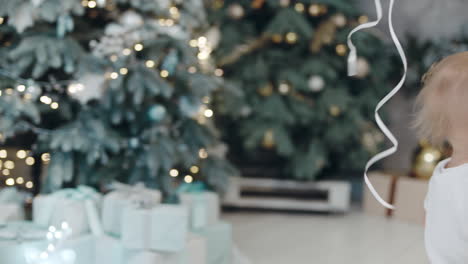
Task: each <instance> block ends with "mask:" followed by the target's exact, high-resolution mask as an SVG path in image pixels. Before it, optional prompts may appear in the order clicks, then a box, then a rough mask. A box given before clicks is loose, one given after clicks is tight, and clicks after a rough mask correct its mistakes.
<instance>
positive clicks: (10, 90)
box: [5, 88, 13, 95]
mask: <svg viewBox="0 0 468 264" xmlns="http://www.w3.org/2000/svg"><path fill="white" fill-rule="evenodd" d="M5 92H6V94H8V95H12V94H13V89H11V88H7V89H6V90H5Z"/></svg>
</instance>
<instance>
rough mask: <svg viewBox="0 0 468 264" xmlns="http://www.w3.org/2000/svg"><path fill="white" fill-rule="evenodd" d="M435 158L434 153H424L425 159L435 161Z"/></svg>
mask: <svg viewBox="0 0 468 264" xmlns="http://www.w3.org/2000/svg"><path fill="white" fill-rule="evenodd" d="M434 160H435V156H434V154H432V153H426V154H424V161H426V162H433V161H434Z"/></svg>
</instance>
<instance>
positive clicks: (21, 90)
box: [16, 84, 26, 93]
mask: <svg viewBox="0 0 468 264" xmlns="http://www.w3.org/2000/svg"><path fill="white" fill-rule="evenodd" d="M16 90H18V92H21V93H22V92H24V91H26V86H24V85H22V84H20V85H18V86H17V87H16Z"/></svg>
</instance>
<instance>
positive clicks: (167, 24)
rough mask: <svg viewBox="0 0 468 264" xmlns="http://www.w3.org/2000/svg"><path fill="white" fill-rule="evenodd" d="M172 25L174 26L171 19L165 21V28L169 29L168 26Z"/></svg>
mask: <svg viewBox="0 0 468 264" xmlns="http://www.w3.org/2000/svg"><path fill="white" fill-rule="evenodd" d="M172 25H174V20H172V19H166V26H168V27H170V26H172Z"/></svg>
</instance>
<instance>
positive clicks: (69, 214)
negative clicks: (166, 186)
mask: <svg viewBox="0 0 468 264" xmlns="http://www.w3.org/2000/svg"><path fill="white" fill-rule="evenodd" d="M19 196H21V194H20V193H19V192H16V191H15V190H14V189H4V190H2V191H1V192H0V210H1V211H0V219H3V222H1V223H0V263H2V264H43V263H44V264H45V263H50V264H52V263H53V264H55V263H56V262H54V261H53V260H51V258H49V257H50V256H52V255H53V254H55V252H54V250H57V248H55V246H56V244H54V245H53V246H51V245H50V240H51V239H55V238H54V235H55V236H57V232H56V231H55V230H56V227H60V226H61V225H63V224H64V223H66V225H67V228H69V229H70V230H71V232H70V233H71V234H70V236H69V237H68V239H66V240H64V241H60V243H59V244H60V248H64V249H67V250H68V252H70V250H71V252H73V256H69V255H64V258H63V260H62V261H57V264H59V263H60V264H68V263H70V264H71V263H74V264H85V263H86V264H101V263H111V264H189V263H190V264H230V263H231V260H232V257H231V252H232V234H231V226H230V224H228V223H226V222H223V221H220V219H219V198H218V196H217V194H216V193H213V192H209V191H201V190H197V191H194V190H190V188H187V189H186V190H185V191H182V192H181V193H180V194H179V199H180V203H179V204H162V203H161V193H160V192H159V191H157V190H151V189H147V188H145V187H144V186H141V185H139V186H126V185H121V184H118V185H117V187H116V188H115V189H114V191H112V192H110V193H108V194H106V195H104V196H102V195H101V194H99V193H97V192H96V191H95V190H94V189H92V188H89V187H86V186H79V187H77V188H75V189H63V190H60V191H58V192H55V193H52V194H48V195H39V196H37V197H35V198H34V200H33V210H32V216H33V220H32V221H25V220H23V219H24V215H23V214H22V211H23V207H22V205H21V203H20V201H21V199H19V198H18V197H19ZM51 228H52V229H53V231H54V233H51V232H50V231H51ZM51 234H53V235H52V237H49V235H51ZM59 235H60V237H61V236H62V235H63V234H62V233H59ZM31 252H42V253H41V254H39V255H37V256H36V257H35V258H34V257H31V256H28V254H29V255H31V254H32V253H31ZM44 252H45V253H44ZM67 259H68V260H67Z"/></svg>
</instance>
